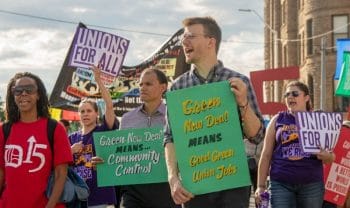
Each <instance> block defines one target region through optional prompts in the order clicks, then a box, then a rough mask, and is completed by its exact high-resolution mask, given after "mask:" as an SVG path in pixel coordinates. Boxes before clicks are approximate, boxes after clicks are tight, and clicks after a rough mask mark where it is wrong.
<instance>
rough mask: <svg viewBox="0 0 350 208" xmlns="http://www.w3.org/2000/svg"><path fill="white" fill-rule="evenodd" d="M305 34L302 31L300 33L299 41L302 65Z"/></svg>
mask: <svg viewBox="0 0 350 208" xmlns="http://www.w3.org/2000/svg"><path fill="white" fill-rule="evenodd" d="M305 42H306V40H305V34H304V31H302V33H301V41H300V53H301V54H300V56H301V63H302V64H303V63H304V58H305Z"/></svg>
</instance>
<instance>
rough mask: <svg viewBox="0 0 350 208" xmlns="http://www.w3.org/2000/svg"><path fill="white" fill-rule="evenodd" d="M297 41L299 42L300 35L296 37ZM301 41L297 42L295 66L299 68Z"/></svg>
mask: <svg viewBox="0 0 350 208" xmlns="http://www.w3.org/2000/svg"><path fill="white" fill-rule="evenodd" d="M298 39H299V40H301V35H300V34H299V35H298ZM301 50H302V47H301V41H299V42H297V64H298V65H299V66H300V65H301Z"/></svg>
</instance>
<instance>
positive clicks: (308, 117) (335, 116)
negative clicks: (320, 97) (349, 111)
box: [296, 112, 343, 153]
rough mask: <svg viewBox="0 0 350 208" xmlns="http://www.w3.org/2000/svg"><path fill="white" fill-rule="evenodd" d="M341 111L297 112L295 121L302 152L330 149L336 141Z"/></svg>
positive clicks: (340, 122)
mask: <svg viewBox="0 0 350 208" xmlns="http://www.w3.org/2000/svg"><path fill="white" fill-rule="evenodd" d="M342 119H343V117H342V115H341V113H328V112H297V113H296V123H297V126H298V130H299V138H300V141H301V145H302V148H303V151H304V152H310V153H316V152H320V148H321V149H324V150H328V151H331V150H333V149H334V146H335V144H336V143H337V140H338V136H339V132H340V128H341V126H342Z"/></svg>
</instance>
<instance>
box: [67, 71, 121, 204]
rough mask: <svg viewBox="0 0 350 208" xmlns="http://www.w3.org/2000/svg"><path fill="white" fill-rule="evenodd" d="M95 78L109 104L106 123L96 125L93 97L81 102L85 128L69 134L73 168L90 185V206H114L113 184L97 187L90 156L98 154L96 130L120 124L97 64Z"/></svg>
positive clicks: (95, 106)
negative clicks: (94, 140)
mask: <svg viewBox="0 0 350 208" xmlns="http://www.w3.org/2000/svg"><path fill="white" fill-rule="evenodd" d="M92 71H93V73H94V77H95V81H96V83H97V85H98V87H99V88H100V92H101V96H102V98H103V100H104V102H105V105H106V112H105V115H104V119H103V123H102V124H101V125H98V124H97V120H98V107H97V104H96V102H95V101H94V100H90V99H84V100H82V101H81V102H80V104H79V108H78V113H79V116H80V123H81V126H82V128H81V129H80V130H79V131H77V132H74V133H72V134H70V135H69V139H70V142H71V144H72V146H71V149H72V153H73V157H74V167H73V168H74V170H75V171H76V172H77V173H78V174H79V175H80V176H81V177H82V178H83V179H84V180H86V183H87V184H88V186H89V188H90V196H89V198H88V207H89V208H95V207H96V208H97V207H98V208H104V207H107V206H108V207H111V206H109V205H112V206H113V205H114V204H117V199H116V193H115V188H114V187H101V188H99V187H97V175H96V170H94V169H93V168H92V164H91V158H92V157H93V156H95V146H94V143H93V137H92V134H93V132H96V131H108V130H113V129H117V128H118V126H119V123H118V120H117V119H116V117H115V115H114V111H113V103H112V98H111V96H110V94H109V92H108V90H107V89H106V88H105V86H104V85H103V83H102V80H101V70H100V69H99V68H97V67H93V69H92Z"/></svg>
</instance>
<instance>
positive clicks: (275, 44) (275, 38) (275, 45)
mask: <svg viewBox="0 0 350 208" xmlns="http://www.w3.org/2000/svg"><path fill="white" fill-rule="evenodd" d="M238 11H240V12H251V13H253V14H254V15H256V16H257V17H258V18H259V19H260V21H261V22H262V23H264V26H265V27H267V28H268V29H269V30H270V32H271V33H272V38H273V62H272V68H273V69H276V68H277V67H278V53H279V51H278V41H279V40H278V32H277V31H276V30H275V29H273V28H272V27H271V25H269V24H268V23H266V22H265V20H264V18H263V17H262V16H261V15H260V14H259V13H258V12H257V11H255V10H254V9H238ZM270 54H271V53H270ZM278 83H279V81H278V80H276V81H273V84H272V91H273V92H274V93H273V94H274V97H273V98H272V100H273V101H275V102H279V99H278V97H279V96H278V95H279V93H280V89H279V87H278ZM264 97H265V93H264ZM264 102H265V99H264Z"/></svg>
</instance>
